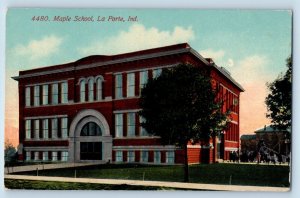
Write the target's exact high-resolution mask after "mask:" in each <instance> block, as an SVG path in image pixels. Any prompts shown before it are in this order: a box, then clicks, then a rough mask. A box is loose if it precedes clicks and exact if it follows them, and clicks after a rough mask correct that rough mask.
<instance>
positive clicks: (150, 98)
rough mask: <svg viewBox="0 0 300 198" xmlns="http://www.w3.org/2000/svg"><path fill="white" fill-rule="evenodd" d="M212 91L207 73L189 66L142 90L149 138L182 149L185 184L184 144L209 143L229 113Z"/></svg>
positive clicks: (185, 151) (223, 127) (170, 72)
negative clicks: (157, 138) (157, 139)
mask: <svg viewBox="0 0 300 198" xmlns="http://www.w3.org/2000/svg"><path fill="white" fill-rule="evenodd" d="M216 93H217V90H216V89H213V88H212V84H211V78H210V77H209V72H208V71H207V70H204V69H203V68H202V69H200V68H198V67H195V66H192V65H184V64H182V65H179V66H176V67H174V68H172V69H166V70H164V71H163V72H162V74H161V75H160V76H159V77H157V78H155V79H150V80H149V81H148V83H147V84H146V86H145V87H144V88H143V89H142V94H141V100H140V106H141V108H142V110H141V111H140V115H141V116H142V117H143V118H144V119H145V121H144V122H143V123H142V126H143V127H144V128H145V129H146V130H147V132H148V133H149V134H152V135H156V136H160V137H161V141H162V144H164V145H166V144H172V145H176V146H179V147H181V148H182V149H184V156H185V162H184V169H185V171H184V172H185V176H184V181H186V182H187V181H188V180H189V178H188V159H187V144H188V142H189V141H192V142H199V141H200V140H208V139H209V138H210V137H212V136H215V135H218V134H219V133H220V132H221V131H223V130H224V129H225V128H226V126H227V123H228V121H229V119H228V113H223V112H222V110H221V107H222V101H221V100H220V99H217V97H216V96H217V95H216Z"/></svg>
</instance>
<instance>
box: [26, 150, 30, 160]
mask: <svg viewBox="0 0 300 198" xmlns="http://www.w3.org/2000/svg"><path fill="white" fill-rule="evenodd" d="M30 160H31V152H30V151H26V161H30Z"/></svg>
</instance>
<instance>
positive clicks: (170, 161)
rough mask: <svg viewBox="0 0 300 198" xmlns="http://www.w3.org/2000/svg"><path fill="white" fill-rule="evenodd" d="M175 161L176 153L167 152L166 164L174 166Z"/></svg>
mask: <svg viewBox="0 0 300 198" xmlns="http://www.w3.org/2000/svg"><path fill="white" fill-rule="evenodd" d="M174 161H175V154H174V151H167V152H166V163H167V164H174Z"/></svg>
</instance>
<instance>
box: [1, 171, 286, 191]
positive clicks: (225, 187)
mask: <svg viewBox="0 0 300 198" xmlns="http://www.w3.org/2000/svg"><path fill="white" fill-rule="evenodd" d="M4 178H6V179H18V180H38V181H60V182H82V183H95V184H115V185H121V184H127V185H135V186H161V187H171V188H182V189H199V190H221V191H269V192H287V191H289V190H290V189H289V188H281V187H260V186H237V185H216V184H198V183H181V182H160V181H140V180H119V179H91V178H70V177H44V176H26V175H5V176H4Z"/></svg>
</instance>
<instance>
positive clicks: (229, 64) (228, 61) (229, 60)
mask: <svg viewBox="0 0 300 198" xmlns="http://www.w3.org/2000/svg"><path fill="white" fill-rule="evenodd" d="M226 65H227V66H228V67H233V66H234V61H233V59H231V58H229V59H228V60H227V64H226Z"/></svg>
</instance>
